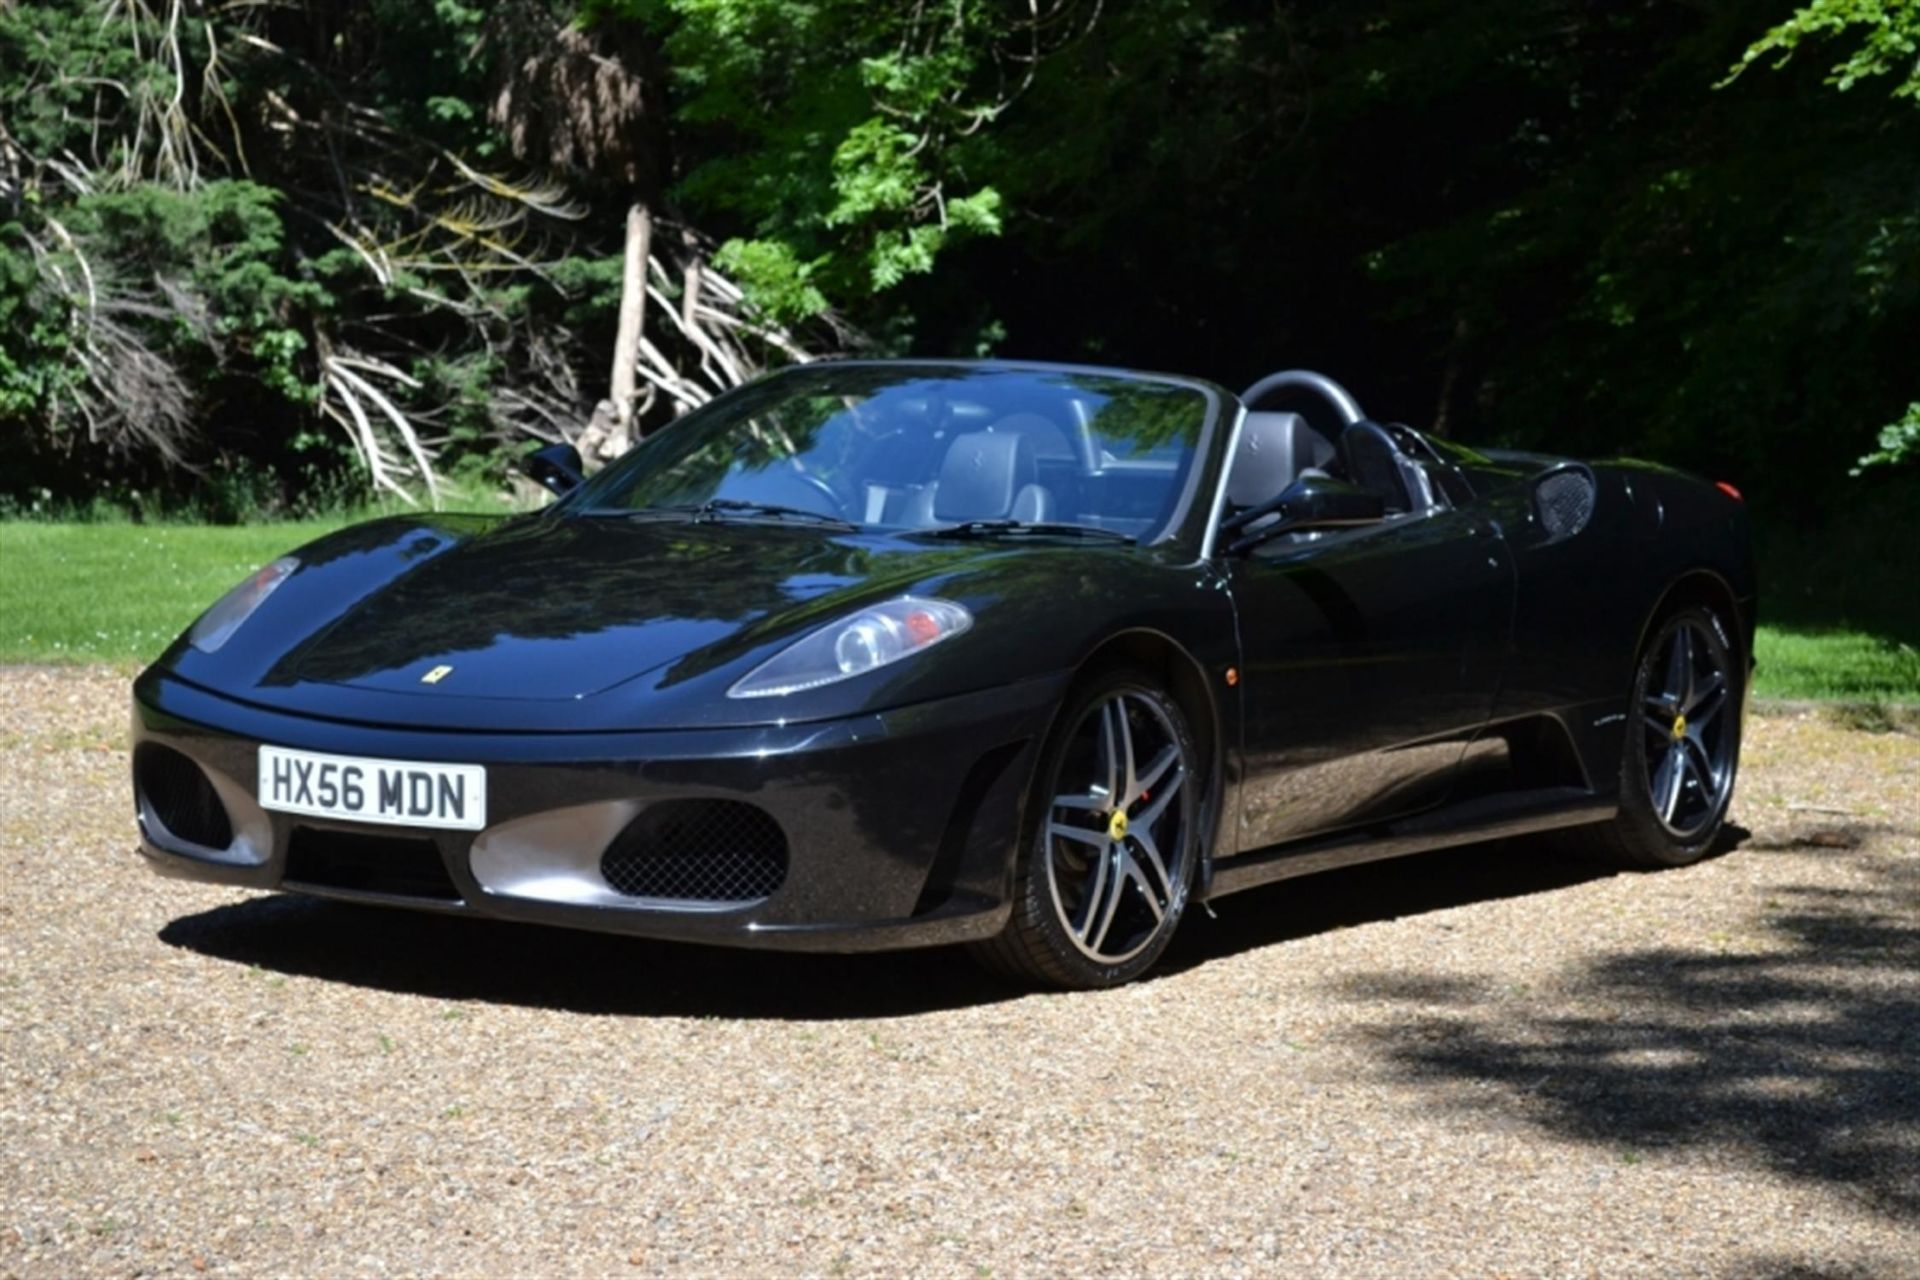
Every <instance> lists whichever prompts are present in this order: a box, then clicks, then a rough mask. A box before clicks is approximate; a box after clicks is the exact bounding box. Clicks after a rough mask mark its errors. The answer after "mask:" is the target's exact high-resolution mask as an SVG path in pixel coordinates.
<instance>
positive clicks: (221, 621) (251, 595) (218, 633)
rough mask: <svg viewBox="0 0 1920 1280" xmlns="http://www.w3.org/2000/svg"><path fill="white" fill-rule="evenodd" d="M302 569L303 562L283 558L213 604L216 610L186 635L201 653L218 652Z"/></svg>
mask: <svg viewBox="0 0 1920 1280" xmlns="http://www.w3.org/2000/svg"><path fill="white" fill-rule="evenodd" d="M299 567H300V561H299V560H297V559H296V558H294V557H293V556H281V557H280V558H279V559H278V560H275V561H274V562H273V563H272V564H270V565H268V566H267V567H266V568H264V569H262V570H260V571H259V572H258V573H256V574H254V575H253V576H252V577H250V578H248V579H247V580H246V581H245V582H242V583H241V584H240V585H239V586H237V587H235V588H234V589H233V590H231V591H229V592H227V594H225V595H223V596H221V597H220V598H219V599H218V600H216V601H214V604H213V608H211V609H209V610H207V611H206V612H205V613H203V614H201V615H200V621H198V622H196V623H194V624H193V630H192V631H189V632H188V633H187V639H188V641H189V642H191V643H192V645H193V647H194V648H196V649H198V650H199V651H200V652H202V653H213V652H216V651H217V650H218V649H219V648H220V646H221V645H223V644H225V643H226V642H227V641H229V640H231V639H232V638H233V633H234V632H236V631H238V630H239V629H240V624H241V623H243V622H245V621H246V620H247V619H248V618H251V617H252V616H253V611H254V610H255V609H258V608H259V607H260V606H261V605H262V604H265V603H266V599H267V597H268V596H270V595H272V594H273V593H274V592H275V591H276V590H278V589H279V586H280V584H281V583H283V582H285V581H286V580H287V576H288V575H289V574H291V573H292V572H293V571H294V570H295V569H298V568H299Z"/></svg>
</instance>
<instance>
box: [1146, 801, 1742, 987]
mask: <svg viewBox="0 0 1920 1280" xmlns="http://www.w3.org/2000/svg"><path fill="white" fill-rule="evenodd" d="M1752 834H1753V833H1752V832H1750V831H1748V830H1747V829H1746V828H1745V827H1742V826H1739V825H1737V824H1733V823H1729V824H1728V825H1727V826H1726V827H1725V828H1724V829H1723V830H1722V832H1721V834H1720V838H1719V839H1718V840H1717V841H1716V842H1715V843H1714V847H1713V851H1712V852H1711V853H1709V854H1708V855H1707V856H1708V857H1709V858H1718V857H1723V856H1725V855H1726V854H1728V853H1731V852H1733V851H1734V850H1735V849H1738V848H1739V847H1740V846H1741V845H1743V844H1744V843H1746V841H1747V840H1748V839H1749V838H1750V837H1751V836H1752ZM1618 874H1620V873H1619V872H1618V871H1617V870H1615V869H1614V868H1612V867H1608V866H1605V865H1603V864H1600V863H1596V862H1590V861H1586V860H1584V859H1581V858H1578V857H1575V856H1573V855H1571V854H1569V853H1568V852H1566V850H1564V849H1563V848H1562V847H1560V846H1559V845H1557V844H1555V843H1554V841H1553V839H1552V837H1550V836H1518V837H1513V838H1509V839H1505V840H1490V841H1486V842H1484V843H1481V844H1470V845H1461V846H1460V847H1458V848H1455V849H1441V850H1436V851H1435V852H1433V853H1423V854H1416V855H1414V856H1412V857H1408V858H1397V859H1394V860H1392V861H1389V862H1371V863H1366V864H1364V865H1361V866H1357V867H1347V868H1344V869H1342V870H1339V871H1326V872H1321V873H1319V874H1316V875H1311V876H1302V877H1299V878H1297V879H1291V880H1282V881H1278V882H1276V883H1274V884H1270V885H1266V886H1264V887H1262V888H1259V889H1253V890H1249V891H1248V892H1245V893H1237V894H1234V895H1233V896H1232V897H1228V898H1222V899H1221V900H1220V901H1219V902H1217V903H1215V904H1214V913H1215V915H1214V916H1211V917H1210V916H1209V915H1208V913H1207V911H1206V910H1205V909H1204V908H1202V909H1200V910H1199V911H1193V910H1191V909H1190V910H1189V912H1188V916H1187V919H1186V921H1185V923H1183V924H1182V925H1181V930H1180V932H1179V933H1178V934H1176V935H1175V937H1174V940H1173V943H1172V945H1171V946H1169V947H1168V948H1167V954H1166V956H1165V957H1163V958H1162V960H1161V962H1160V967H1159V972H1161V973H1163V974H1172V973H1179V972H1181V971H1183V970H1186V969H1190V968H1193V967H1194V966H1196V965H1202V964H1206V963H1208V962H1209V961H1212V960H1218V959H1220V958H1222V957H1225V956H1230V955H1234V954H1236V953H1238V952H1241V951H1250V950H1252V949H1254V948H1256V947H1265V946H1272V945H1274V944H1276V943H1281V942H1291V941H1294V940H1295V939H1298V938H1306V937H1311V936H1313V935H1314V934H1317V933H1328V932H1331V931H1332V930H1335V929H1348V928H1352V927H1353V926H1354V925H1360V924H1371V923H1374V922H1376V921H1380V920H1397V919H1400V918H1401V917H1404V916H1417V915H1424V914H1426V913H1427V912H1430V911H1445V910H1448V909H1449V908H1452V907H1463V906H1468V905H1471V904H1473V903H1476V902H1497V901H1499V900H1500V899H1502V898H1518V897H1525V896H1527V895H1529V894H1536V893H1552V892H1553V891H1554V890H1556V889H1567V888H1571V887H1573V886H1574V885H1578V884H1585V883H1587V882H1588V881H1591V880H1602V879H1605V878H1607V877H1609V876H1614V875H1618Z"/></svg>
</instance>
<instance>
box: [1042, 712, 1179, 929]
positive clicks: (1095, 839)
mask: <svg viewBox="0 0 1920 1280" xmlns="http://www.w3.org/2000/svg"><path fill="white" fill-rule="evenodd" d="M1191 773H1192V761H1191V760H1190V759H1189V758H1188V749H1187V746H1186V745H1185V743H1184V741H1183V739H1182V737H1181V735H1180V734H1179V732H1178V731H1177V730H1175V728H1174V725H1173V721H1172V720H1171V719H1170V718H1169V717H1168V715H1167V713H1166V711H1165V710H1164V709H1163V708H1162V707H1161V706H1160V705H1159V703H1158V702H1157V701H1156V700H1155V699H1154V698H1152V697H1149V696H1147V695H1145V694H1142V693H1136V692H1131V691H1123V692H1116V693H1114V694H1113V695H1111V696H1110V697H1107V698H1105V699H1103V700H1101V701H1099V702H1097V703H1095V704H1094V705H1093V706H1092V707H1090V708H1088V710H1087V712H1086V714H1085V715H1084V716H1083V717H1082V718H1081V721H1080V723H1079V725H1077V726H1076V727H1075V729H1074V732H1073V736H1072V738H1071V739H1070V741H1069V743H1068V748H1067V751H1066V752H1065V754H1064V755H1063V756H1062V758H1061V763H1060V768H1059V772H1058V775H1057V777H1056V780H1055V786H1054V788H1053V790H1054V793H1055V794H1054V795H1053V797H1052V801H1051V806H1050V808H1049V811H1048V814H1047V824H1046V832H1045V853H1046V871H1047V887H1048V890H1049V892H1050V894H1051V897H1052V901H1053V909H1054V911H1055V913H1056V914H1057V916H1058V918H1059V921H1060V924H1061V925H1062V926H1063V927H1064V928H1065V931H1066V934H1067V937H1068V939H1069V940H1071V941H1072V943H1073V945H1074V946H1075V947H1076V948H1078V949H1079V951H1080V952H1081V953H1082V954H1083V955H1085V956H1087V957H1088V958H1089V959H1092V960H1095V961H1097V962H1099V963H1101V964H1123V963H1125V962H1126V961H1128V960H1130V959H1132V958H1133V957H1134V956H1137V955H1139V954H1140V953H1141V952H1142V951H1144V950H1146V948H1147V947H1148V946H1150V945H1151V944H1152V942H1153V940H1154V939H1155V937H1156V936H1157V935H1158V934H1159V933H1160V931H1161V930H1162V928H1163V927H1165V926H1166V924H1167V922H1168V921H1169V920H1177V919H1178V918H1179V915H1180V908H1181V907H1182V905H1183V904H1184V899H1185V895H1186V892H1187V890H1186V885H1187V881H1188V877H1187V875H1186V860H1187V859H1188V858H1189V857H1191V856H1192V853H1191V846H1192V836H1193V832H1192V830H1191V829H1190V827H1191V824H1192V822H1193V814H1194V812H1195V808H1196V807H1195V805H1193V804H1192V803H1191V800H1192V797H1191V796H1190V795H1188V794H1187V792H1188V789H1189V788H1190V786H1191V785H1192V779H1191V777H1190V775H1191Z"/></svg>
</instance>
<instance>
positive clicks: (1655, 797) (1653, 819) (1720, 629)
mask: <svg viewBox="0 0 1920 1280" xmlns="http://www.w3.org/2000/svg"><path fill="white" fill-rule="evenodd" d="M1738 652H1739V650H1738V648H1737V647H1736V645H1735V643H1734V640H1733V637H1732V636H1731V635H1729V634H1728V632H1727V629H1726V624H1725V623H1724V622H1723V621H1722V620H1721V617H1720V615H1719V614H1717V613H1715V612H1714V611H1712V610H1710V609H1706V608H1701V607H1697V606H1696V607H1692V608H1686V609H1682V610H1679V611H1678V612H1675V613H1673V614H1671V615H1669V616H1668V617H1667V618H1665V619H1664V620H1663V621H1662V622H1661V624H1660V625H1659V626H1658V627H1657V628H1656V629H1655V630H1654V633H1653V638H1652V639H1651V640H1650V641H1649V642H1648V644H1647V647H1646V649H1645V651H1644V652H1643V653H1642V654H1641V657H1640V663H1639V666H1638V667H1637V669H1636V670H1635V672H1634V681H1633V700H1632V702H1631V703H1630V704H1629V705H1628V710H1627V738H1626V749H1625V751H1624V752H1623V753H1622V756H1623V758H1622V761H1621V776H1620V814H1619V816H1618V817H1617V818H1615V819H1614V821H1612V822H1611V823H1607V824H1604V825H1601V826H1596V827H1584V828H1580V829H1578V830H1576V831H1573V832H1569V833H1568V834H1569V836H1570V837H1571V838H1572V839H1573V840H1574V841H1575V842H1576V844H1577V847H1578V848H1579V849H1580V851H1581V852H1584V853H1587V854H1589V855H1592V856H1597V857H1600V858H1603V859H1605V860H1606V861H1609V862H1612V863H1615V864H1617V865H1621V866H1628V867H1677V866H1684V865H1685V864H1687V863H1689V862H1694V861H1697V860H1698V859H1700V858H1702V857H1704V856H1705V855H1706V854H1707V853H1708V852H1709V851H1710V850H1711V849H1712V847H1713V843H1714V841H1715V840H1716V839H1717V838H1718V837H1719V834H1720V828H1721V825H1722V824H1723V823H1724V822H1725V821H1726V816H1727V806H1728V805H1729V803H1730V802H1731V801H1732V799H1733V782H1734V776H1735V774H1736V773H1737V772H1738V770H1739V765H1740V728H1741V725H1740V712H1741V703H1742V699H1743V697H1744V694H1745V692H1746V685H1745V676H1746V671H1745V667H1744V665H1743V664H1742V663H1741V662H1740V661H1739V660H1738Z"/></svg>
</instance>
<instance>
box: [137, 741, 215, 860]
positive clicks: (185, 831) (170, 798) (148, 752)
mask: <svg viewBox="0 0 1920 1280" xmlns="http://www.w3.org/2000/svg"><path fill="white" fill-rule="evenodd" d="M133 789H134V795H135V797H136V799H137V800H138V801H139V803H140V806H141V808H142V809H143V810H144V811H145V812H146V813H149V814H151V815H152V816H153V817H154V818H155V819H156V820H157V821H158V822H159V823H160V825H161V826H162V827H165V828H166V834H168V835H170V836H172V837H173V838H174V839H176V840H180V841H184V842H185V843H187V844H194V845H199V846H200V847H201V848H203V849H225V848H226V847H227V846H228V845H230V844H232V843H233V822H232V821H231V820H230V819H229V818H228V817H227V807H226V806H225V805H224V804H222V803H220V796H219V794H218V793H217V792H216V791H214V789H213V783H212V781H211V780H210V779H209V778H208V777H207V773H206V770H204V769H202V768H201V767H200V766H199V765H197V764H195V763H194V762H193V760H192V759H191V758H190V757H188V756H186V755H184V754H182V753H181V752H178V751H175V750H174V749H173V748H172V747H166V746H162V745H160V744H159V743H157V742H143V743H141V744H140V745H139V746H138V747H136V748H135V749H134V752H133Z"/></svg>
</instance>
